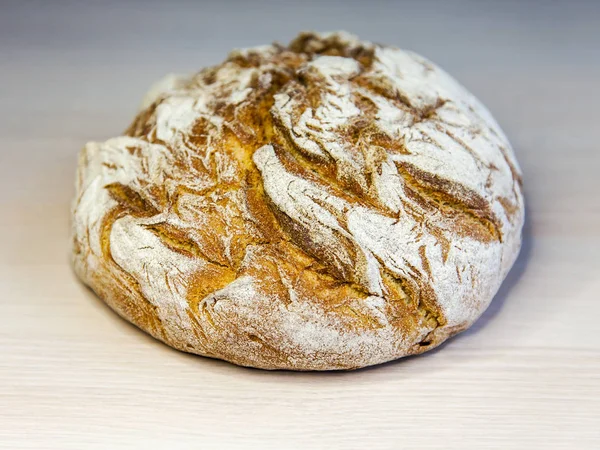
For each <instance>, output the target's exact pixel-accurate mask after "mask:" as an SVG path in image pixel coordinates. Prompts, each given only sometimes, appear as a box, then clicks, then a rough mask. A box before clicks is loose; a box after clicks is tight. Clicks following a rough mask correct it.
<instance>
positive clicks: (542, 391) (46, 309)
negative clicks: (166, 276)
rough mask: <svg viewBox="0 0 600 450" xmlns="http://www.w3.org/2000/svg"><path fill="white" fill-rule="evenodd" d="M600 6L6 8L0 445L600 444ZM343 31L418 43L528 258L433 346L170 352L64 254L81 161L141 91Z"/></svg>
mask: <svg viewBox="0 0 600 450" xmlns="http://www.w3.org/2000/svg"><path fill="white" fill-rule="evenodd" d="M599 19H600V2H577V1H564V2H560V3H559V2H545V1H536V2H527V1H521V2H517V1H499V2H486V1H459V2H456V1H439V2H430V1H422V2H410V3H407V2H382V1H367V0H365V1H361V2H358V1H345V2H342V1H335V2H327V1H323V2H308V1H295V2H288V1H278V2H274V1H244V2H242V1H236V2H233V1H221V2H182V1H171V2H168V1H163V2H142V1H123V2H116V1H96V2H93V1H83V0H82V1H78V2H75V1H71V2H63V1H55V2H52V1H27V0H23V1H14V2H6V1H1V0H0V311H1V313H0V355H1V356H0V405H2V407H0V448H11V449H13V448H32V449H34V448H35V449H38V448H60V449H66V448H73V449H81V448H111V449H115V448H135V447H137V448H140V447H141V448H153V447H161V448H198V447H201V446H203V448H244V449H246V448H260V449H269V448H273V449H281V448H327V449H334V448H344V449H346V450H347V449H351V448H361V449H363V448H369V449H377V448H381V449H391V448H420V449H428V448H440V447H442V448H460V449H465V448H476V449H481V448H502V449H505V448H511V449H512V448H540V447H541V446H543V447H544V448H581V449H587V448H598V442H600V430H599V428H598V423H600V394H599V393H600V376H599V373H600V334H599V333H598V317H599V316H600V302H599V301H598V300H599V299H600V256H599V255H600V194H599V190H600V148H599V147H600V144H599V142H600V139H599V138H598V134H599V130H600V126H599V122H600V114H599V112H598V105H599V104H600V88H599V80H600V57H599V56H600V55H599V51H600V50H599V49H600V20H599ZM304 29H316V30H335V29H346V30H348V31H351V32H354V33H356V34H358V35H359V36H360V37H362V38H364V39H368V40H372V41H376V42H382V43H388V44H392V45H396V46H399V47H403V48H409V49H412V50H415V51H417V52H419V53H422V54H423V55H425V56H426V57H428V58H430V59H431V60H433V61H435V62H436V63H438V64H440V65H441V66H442V67H444V68H445V69H446V70H447V71H449V72H450V73H451V74H453V75H454V76H455V77H456V78H458V79H459V81H461V82H462V83H463V84H464V85H466V86H467V87H468V88H469V89H470V90H471V91H473V92H474V93H475V94H476V95H477V96H478V97H479V98H480V99H481V100H482V101H483V102H484V103H485V104H486V105H487V106H488V107H489V109H490V110H491V111H492V113H493V114H494V116H495V117H496V118H497V120H498V122H499V123H500V124H501V126H502V127H503V128H504V130H505V131H506V133H507V135H508V137H509V139H510V140H511V142H512V144H513V146H514V148H515V152H516V154H517V157H518V159H519V161H520V163H521V166H522V169H523V171H524V179H525V191H526V199H527V205H528V211H527V224H526V227H525V230H524V243H523V248H522V251H521V255H520V257H519V259H518V261H517V263H516V264H515V267H514V268H513V270H512V271H511V273H510V274H509V276H508V278H507V280H506V281H505V283H504V285H503V287H502V288H501V290H500V292H499V293H498V295H497V296H496V298H495V299H494V301H493V302H492V305H491V306H490V308H489V309H488V310H487V311H486V312H485V314H484V315H483V317H482V318H481V319H480V320H479V321H478V322H477V323H476V324H475V325H474V326H473V327H472V328H471V329H470V330H468V331H467V332H465V333H463V334H461V335H460V336H458V337H456V338H454V339H452V340H451V341H450V342H448V343H447V344H445V345H443V346H442V347H441V348H439V349H437V350H434V351H431V352H429V353H427V354H426V355H423V356H420V357H416V358H408V359H405V360H402V361H398V362H394V363H389V364H385V365H383V366H379V367H376V368H372V369H366V370H362V371H358V372H349V373H324V374H314V373H313V374H310V373H285V372H276V373H266V372H262V371H256V370H249V369H242V368H238V367H235V366H233V365H230V364H227V363H223V362H219V361H214V360H209V359H206V358H200V357H194V356H190V355H186V354H183V353H180V352H176V351H174V350H171V349H169V348H168V347H166V346H164V345H162V344H160V343H158V342H156V341H155V340H153V339H151V338H150V337H148V336H146V335H145V334H143V333H141V332H139V331H138V330H137V329H136V328H134V327H133V326H130V325H128V324H127V323H126V322H125V321H123V320H120V319H118V318H117V317H116V315H115V314H114V313H112V312H111V311H110V310H109V309H108V308H107V307H106V306H104V304H103V303H102V302H101V301H99V300H98V299H97V298H95V297H94V296H93V295H92V294H90V292H89V291H87V290H86V289H85V288H83V287H82V286H81V285H80V284H79V283H77V281H76V280H75V278H74V276H73V274H72V273H71V270H70V268H69V264H68V248H69V244H68V242H69V241H68V227H69V203H70V199H71V196H72V194H73V182H74V173H75V165H76V155H77V152H78V151H79V149H80V148H81V147H82V146H83V145H84V143H85V142H86V141H88V140H104V139H107V138H109V137H112V136H114V135H117V134H119V133H120V132H121V131H122V130H123V129H124V128H125V127H126V126H127V125H128V123H129V121H130V120H131V119H132V117H133V114H134V112H135V110H136V108H137V105H138V103H139V101H140V99H141V97H142V95H143V93H144V91H145V90H146V89H147V88H148V87H149V85H150V84H151V83H152V82H153V81H155V80H156V79H157V78H159V77H161V76H163V75H164V74H166V73H168V72H189V71H196V70H198V69H200V68H201V67H203V66H205V65H207V64H215V63H218V62H219V61H221V60H222V59H223V58H224V57H225V56H226V54H227V52H228V51H229V50H230V49H231V48H233V47H248V46H253V45H259V44H265V43H269V42H271V41H273V40H278V41H281V42H284V43H285V42H287V41H289V40H290V39H291V38H292V37H293V36H294V35H295V34H296V33H297V32H298V31H300V30H304Z"/></svg>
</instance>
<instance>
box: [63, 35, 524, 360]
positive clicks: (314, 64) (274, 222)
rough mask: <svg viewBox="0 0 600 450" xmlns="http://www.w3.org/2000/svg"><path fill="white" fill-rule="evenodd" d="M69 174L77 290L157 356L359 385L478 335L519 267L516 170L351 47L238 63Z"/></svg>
mask: <svg viewBox="0 0 600 450" xmlns="http://www.w3.org/2000/svg"><path fill="white" fill-rule="evenodd" d="M144 105H145V107H144V109H143V110H142V111H141V112H140V113H139V114H138V116H137V117H136V118H135V120H134V121H133V123H132V124H131V126H130V127H129V128H128V129H127V130H126V132H125V133H124V135H123V136H120V137H117V138H114V139H110V140H108V141H106V142H104V143H94V142H91V143H89V144H87V145H86V147H85V148H84V149H83V151H82V152H81V155H80V160H79V170H78V175H77V183H76V184H77V194H76V198H75V201H74V204H73V263H74V267H75V270H76V273H77V274H78V276H79V277H80V278H81V279H82V280H83V282H84V283H86V284H87V285H89V286H90V287H91V288H92V289H93V290H94V291H95V292H96V293H97V294H98V295H99V296H100V297H101V298H102V299H103V300H104V301H105V302H106V303H108V304H109V305H110V306H111V307H112V308H113V309H114V310H115V311H117V312H118V313H119V314H120V315H121V316H123V317H124V318H126V319H127V320H129V321H131V322H133V323H134V324H135V325H137V326H138V327H140V328H141V329H143V330H145V331H146V332H148V333H150V334H152V335H153V336H154V337H156V338H158V339H160V340H162V341H164V342H165V343H167V344H169V345H171V346H173V347H175V348H177V349H180V350H183V351H186V352H191V353H197V354H200V355H206V356H210V357H215V358H221V359H225V360H227V361H231V362H233V363H236V364H240V365H246V366H253V367H260V368H265V369H294V370H328V369H352V368H358V367H364V366H368V365H372V364H378V363H382V362H385V361H389V360H392V359H395V358H399V357H402V356H405V355H412V354H416V353H421V352H424V351H426V350H428V349H431V348H433V347H435V346H437V345H438V344H440V343H441V342H443V341H444V340H446V339H447V338H448V337H450V336H452V335H453V334H456V333H457V332H459V331H462V330H464V329H466V328H467V327H469V326H470V325H471V324H472V323H473V322H474V321H475V320H476V319H477V318H478V317H479V315H480V314H481V313H482V312H483V311H484V310H485V308H486V307H487V306H488V304H489V302H490V301H491V299H492V297H493V296H494V294H495V293H496V291H497V289H498V287H499V286H500V283H501V282H502V280H503V279H504V277H505V276H506V274H507V272H508V270H509V269H510V267H511V265H512V264H513V262H514V260H515V258H516V256H517V254H518V251H519V248H520V243H521V238H520V235H521V228H522V225H523V220H524V208H523V195H522V189H521V177H520V170H519V167H518V164H517V162H516V160H515V158H514V155H513V152H512V149H511V147H510V144H509V142H508V140H507V139H506V137H505V136H504V134H503V133H502V131H501V130H500V128H499V126H498V125H497V124H496V122H495V121H494V119H493V118H492V117H491V115H490V113H489V112H488V111H487V110H486V109H485V108H484V107H483V106H482V105H481V103H479V101H477V99H476V98H475V97H473V95H471V94H470V93H469V92H467V91H466V90H465V89H464V88H463V87H462V86H460V85H459V84H458V83H457V82H456V81H455V80H454V79H452V78H451V77H450V76H449V75H447V74H446V73H445V72H443V71H442V70H441V69H440V68H438V67H437V66H435V65H434V64H433V63H431V62H429V61H427V60H426V59H424V58H422V57H421V56H418V55H416V54H414V53H411V52H408V51H403V50H399V49H396V48H391V47H385V46H380V45H375V44H371V43H368V42H361V41H359V40H358V39H357V38H355V37H354V36H352V35H348V34H346V33H329V34H315V33H303V34H301V35H299V36H298V37H297V38H296V39H295V40H294V41H293V42H292V43H290V45H288V46H287V47H285V46H281V45H279V44H274V45H270V46H264V47H260V48H254V49H247V50H237V51H234V52H232V53H231V54H230V55H229V57H228V58H227V60H226V61H225V62H223V63H222V64H220V65H218V66H215V67H210V68H207V69H204V70H202V71H201V72H199V73H198V74H196V75H194V76H191V77H189V78H185V77H180V78H171V79H169V80H168V82H166V83H163V84H162V86H160V87H159V88H158V89H154V90H153V91H152V94H151V95H150V97H149V98H147V99H146V100H145V102H144Z"/></svg>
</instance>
